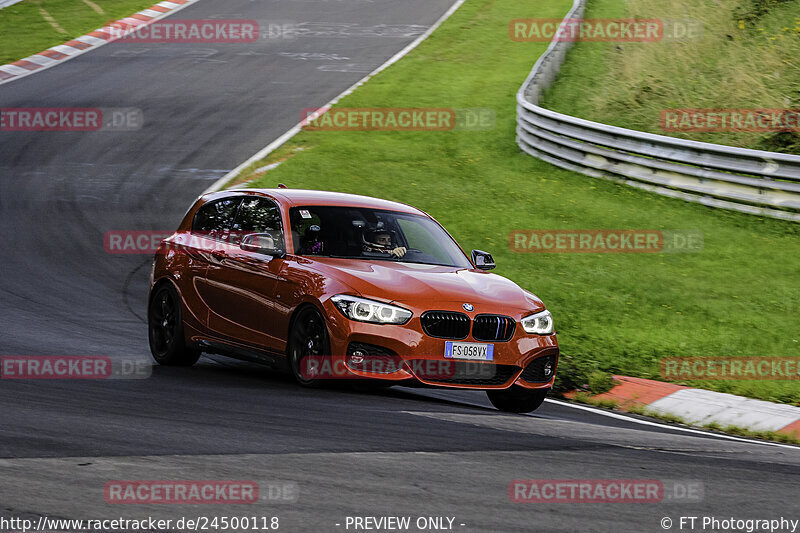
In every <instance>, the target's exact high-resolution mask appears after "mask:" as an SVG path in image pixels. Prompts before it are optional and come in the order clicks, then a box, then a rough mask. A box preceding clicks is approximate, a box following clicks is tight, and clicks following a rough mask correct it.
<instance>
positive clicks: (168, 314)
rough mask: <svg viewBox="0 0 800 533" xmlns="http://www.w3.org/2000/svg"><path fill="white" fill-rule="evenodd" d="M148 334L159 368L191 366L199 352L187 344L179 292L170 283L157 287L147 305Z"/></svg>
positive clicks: (151, 350) (151, 349)
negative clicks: (161, 366)
mask: <svg viewBox="0 0 800 533" xmlns="http://www.w3.org/2000/svg"><path fill="white" fill-rule="evenodd" d="M147 331H148V338H149V340H150V352H151V353H152V354H153V359H155V360H156V362H157V363H158V364H160V365H166V366H192V365H193V364H195V363H196V362H197V360H198V359H199V358H200V352H199V351H197V350H193V349H191V348H189V347H188V346H187V345H186V338H185V337H184V333H183V313H182V310H181V299H180V296H179V295H178V291H177V290H175V287H173V286H172V284H171V283H169V282H167V283H163V284H161V285H159V286H158V287H156V289H155V291H154V292H153V294H152V295H151V296H150V304H149V305H148V306H147Z"/></svg>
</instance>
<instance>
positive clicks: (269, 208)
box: [233, 197, 285, 250]
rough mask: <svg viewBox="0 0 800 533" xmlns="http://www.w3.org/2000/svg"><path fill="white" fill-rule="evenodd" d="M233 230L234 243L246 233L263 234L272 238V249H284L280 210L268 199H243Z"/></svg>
mask: <svg viewBox="0 0 800 533" xmlns="http://www.w3.org/2000/svg"><path fill="white" fill-rule="evenodd" d="M233 229H234V230H235V232H234V235H233V238H234V239H235V240H236V242H239V241H241V238H242V236H244V235H247V234H248V233H265V234H267V235H270V236H271V237H272V240H273V242H274V246H273V248H277V249H280V250H283V249H285V248H284V243H283V228H282V225H281V210H280V208H278V206H277V205H276V204H275V202H273V201H272V200H270V199H269V198H261V197H255V198H245V199H244V200H243V201H242V205H241V207H240V208H239V213H238V214H237V215H236V221H235V222H234V224H233Z"/></svg>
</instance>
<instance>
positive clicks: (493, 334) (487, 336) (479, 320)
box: [472, 315, 517, 342]
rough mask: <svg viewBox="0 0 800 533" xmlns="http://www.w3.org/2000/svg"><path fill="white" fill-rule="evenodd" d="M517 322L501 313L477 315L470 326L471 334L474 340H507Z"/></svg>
mask: <svg viewBox="0 0 800 533" xmlns="http://www.w3.org/2000/svg"><path fill="white" fill-rule="evenodd" d="M516 326H517V323H516V322H514V319H513V318H511V317H507V316H502V315H478V316H476V317H475V323H474V324H473V326H472V336H473V337H474V338H475V340H476V341H501V342H502V341H507V340H509V339H510V338H511V337H513V336H514V328H515V327H516Z"/></svg>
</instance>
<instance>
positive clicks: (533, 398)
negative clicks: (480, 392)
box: [486, 385, 550, 413]
mask: <svg viewBox="0 0 800 533" xmlns="http://www.w3.org/2000/svg"><path fill="white" fill-rule="evenodd" d="M548 392H550V389H525V388H523V387H520V386H519V385H511V387H509V388H507V389H502V390H487V391H486V395H487V396H488V397H489V401H490V402H492V405H494V406H495V407H497V409H499V410H500V411H503V412H506V413H530V412H531V411H535V410H536V409H538V407H539V406H540V405H542V402H543V401H544V399H545V397H546V396H547V393H548Z"/></svg>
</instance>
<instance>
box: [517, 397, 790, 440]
mask: <svg viewBox="0 0 800 533" xmlns="http://www.w3.org/2000/svg"><path fill="white" fill-rule="evenodd" d="M544 401H545V402H548V403H554V404H557V405H561V406H564V407H570V408H572V409H578V410H581V411H589V412H590V413H595V414H598V415H602V416H607V417H609V418H616V419H618V420H625V421H627V422H632V423H634V424H641V425H643V426H653V427H658V428H663V429H669V430H672V431H682V432H684V433H693V434H697V435H704V436H706V437H714V438H717V439H725V440H735V441H738V442H749V443H751V444H763V445H765V446H777V447H779V448H789V449H792V450H800V447H798V446H794V445H791V444H781V443H779V442H768V441H763V440H755V439H745V438H742V437H734V436H732V435H724V434H720V433H711V432H710V431H703V430H700V429H692V428H682V427H678V426H671V425H669V424H661V423H659V422H651V421H650V420H641V419H639V418H633V417H631V416H627V415H623V414H620V413H612V412H609V411H604V410H602V409H595V408H593V407H588V406H586V405H578V404H575V403H570V402H564V401H561V400H554V399H551V398H545V400H544ZM528 416H533V417H535V416H536V415H534V414H529V415H528Z"/></svg>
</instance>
